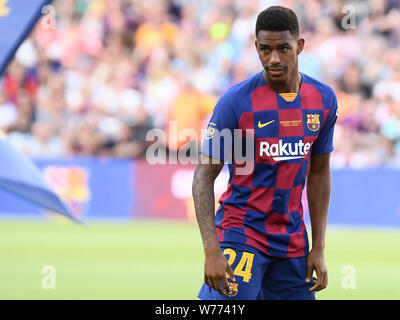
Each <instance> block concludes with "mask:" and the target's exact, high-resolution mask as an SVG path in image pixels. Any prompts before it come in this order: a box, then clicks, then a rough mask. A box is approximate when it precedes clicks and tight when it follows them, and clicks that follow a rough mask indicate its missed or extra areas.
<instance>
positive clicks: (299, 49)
mask: <svg viewBox="0 0 400 320" xmlns="http://www.w3.org/2000/svg"><path fill="white" fill-rule="evenodd" d="M304 43H305V40H304V39H303V38H299V39H297V55H299V54H300V53H301V52H302V51H303V48H304Z"/></svg>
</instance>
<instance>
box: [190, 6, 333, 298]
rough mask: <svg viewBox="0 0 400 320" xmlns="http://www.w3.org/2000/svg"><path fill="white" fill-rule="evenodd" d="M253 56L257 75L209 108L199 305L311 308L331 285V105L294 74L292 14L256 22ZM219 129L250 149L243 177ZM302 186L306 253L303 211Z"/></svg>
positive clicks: (197, 197)
mask: <svg viewBox="0 0 400 320" xmlns="http://www.w3.org/2000/svg"><path fill="white" fill-rule="evenodd" d="M255 47H256V50H257V53H258V55H259V58H260V61H261V64H262V67H263V70H262V72H260V73H258V74H255V75H253V76H251V77H250V78H248V79H246V80H245V81H243V82H241V83H238V84H236V85H234V86H233V87H231V88H230V89H229V90H228V91H227V92H226V93H225V94H224V95H223V96H222V97H221V98H220V100H219V101H218V103H217V104H216V106H215V108H214V111H213V115H212V117H211V120H210V122H209V124H208V131H207V135H206V138H205V140H204V141H203V144H202V147H201V152H200V157H199V160H200V161H199V164H198V165H197V166H196V170H195V174H194V179H193V186H192V187H193V188H192V191H193V198H194V202H195V209H196V217H197V221H198V225H199V229H200V233H201V237H202V241H203V247H204V253H205V261H204V284H203V286H202V287H201V289H200V292H199V295H198V297H199V298H201V299H252V300H253V299H315V292H316V291H319V290H322V289H324V288H325V287H326V286H327V284H328V276H327V267H326V263H325V257H324V248H325V231H326V225H327V215H328V207H329V199H330V189H331V174H330V166H329V158H330V152H332V150H333V143H332V140H333V131H334V124H335V122H336V118H337V100H336V95H335V93H334V92H333V90H332V89H331V88H330V87H329V86H328V85H326V84H324V83H321V82H319V81H317V80H315V79H313V78H311V77H309V76H307V75H306V74H304V73H301V72H299V71H298V55H299V54H300V53H301V51H302V49H303V47H304V39H302V38H300V36H299V25H298V20H297V17H296V14H295V13H294V12H293V11H292V10H290V9H288V8H284V7H281V6H272V7H269V8H268V9H266V10H264V11H263V12H261V13H260V14H259V16H258V18H257V22H256V41H255ZM224 129H225V131H226V130H229V132H230V133H231V134H232V137H233V136H234V132H235V130H243V135H242V137H243V139H242V140H241V141H245V142H246V141H247V142H248V141H249V139H252V140H251V141H253V143H254V148H253V149H252V150H251V152H253V154H252V157H246V156H248V155H246V156H245V159H247V160H246V161H247V164H250V165H252V167H250V168H251V169H250V170H248V171H249V172H247V173H246V172H244V173H243V171H239V169H243V167H244V165H243V163H240V161H238V156H237V155H236V151H235V147H236V149H237V147H238V146H237V145H235V139H234V138H231V139H229V138H227V137H226V135H222V134H221V135H220V134H218V132H221V131H222V130H224ZM245 130H249V131H247V132H246V131H245ZM251 130H252V131H251ZM245 132H246V133H245ZM216 150H217V151H218V152H216ZM243 150H244V148H243ZM229 152H230V154H231V155H232V156H231V159H232V161H230V162H228V169H229V172H230V178H229V183H228V186H227V190H226V191H225V193H224V194H223V195H222V196H221V198H220V199H219V203H220V206H219V208H218V210H217V212H216V213H215V211H214V210H215V205H214V199H215V194H214V191H213V187H214V181H215V178H216V177H217V176H218V174H219V173H220V171H221V170H222V167H223V166H224V162H225V161H226V160H229ZM249 159H250V160H249ZM306 177H307V198H308V203H309V214H310V220H311V232H312V248H311V250H310V251H309V243H308V235H307V230H306V227H305V224H304V221H303V207H302V203H301V195H302V191H303V188H304V186H305V183H306ZM314 272H315V275H316V277H314Z"/></svg>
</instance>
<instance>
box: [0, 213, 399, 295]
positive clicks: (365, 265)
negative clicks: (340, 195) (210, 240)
mask: <svg viewBox="0 0 400 320" xmlns="http://www.w3.org/2000/svg"><path fill="white" fill-rule="evenodd" d="M399 244H400V231H388V230H380V231H379V230H351V229H329V232H328V234H327V248H326V260H327V264H328V271H329V284H328V288H327V289H325V290H324V291H321V292H320V293H318V294H317V298H318V299H400V275H399V270H400V254H399V252H400V250H399ZM0 256H1V263H0V299H195V297H196V294H197V292H198V289H199V288H200V286H201V284H202V279H203V252H202V248H201V241H200V235H199V232H198V229H197V226H196V225H193V224H187V223H177V222H175V223H171V222H154V221H152V222H150V221H149V222H132V223H126V224H122V223H120V224H119V223H101V224H100V223H89V224H88V225H87V226H84V227H82V226H79V225H75V224H69V223H68V224H63V223H58V222H46V221H44V220H43V221H37V222H26V221H25V220H21V221H9V220H0ZM48 265H50V266H53V267H54V268H55V286H56V288H55V289H47V290H46V289H43V287H42V281H43V279H44V277H46V276H47V275H48V274H47V273H42V271H43V272H46V270H45V269H43V267H44V266H48ZM346 266H350V267H346ZM346 287H347V289H345V288H346Z"/></svg>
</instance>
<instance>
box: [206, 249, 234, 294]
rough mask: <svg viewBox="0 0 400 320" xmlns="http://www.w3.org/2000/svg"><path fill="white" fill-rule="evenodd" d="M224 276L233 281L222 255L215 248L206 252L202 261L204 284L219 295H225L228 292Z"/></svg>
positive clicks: (230, 271)
mask: <svg viewBox="0 0 400 320" xmlns="http://www.w3.org/2000/svg"><path fill="white" fill-rule="evenodd" d="M226 274H228V276H229V279H232V280H233V281H235V276H234V275H233V271H232V269H231V267H230V265H229V264H228V261H227V260H226V258H225V256H224V255H223V254H222V252H221V249H220V248H219V247H217V248H213V249H210V250H207V251H206V252H205V261H204V282H205V283H206V284H207V285H208V286H209V287H211V288H213V289H214V290H217V291H218V292H219V293H220V294H225V292H229V284H228V280H227V276H226ZM221 282H222V287H221Z"/></svg>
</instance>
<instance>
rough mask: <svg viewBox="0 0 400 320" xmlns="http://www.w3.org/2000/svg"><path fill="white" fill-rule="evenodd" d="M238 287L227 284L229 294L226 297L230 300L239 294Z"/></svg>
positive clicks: (234, 284) (235, 284) (230, 283)
mask: <svg viewBox="0 0 400 320" xmlns="http://www.w3.org/2000/svg"><path fill="white" fill-rule="evenodd" d="M238 285H239V284H238V283H233V282H229V292H227V293H226V295H227V296H228V297H230V298H232V297H234V296H236V295H237V294H238V292H239V290H238Z"/></svg>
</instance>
